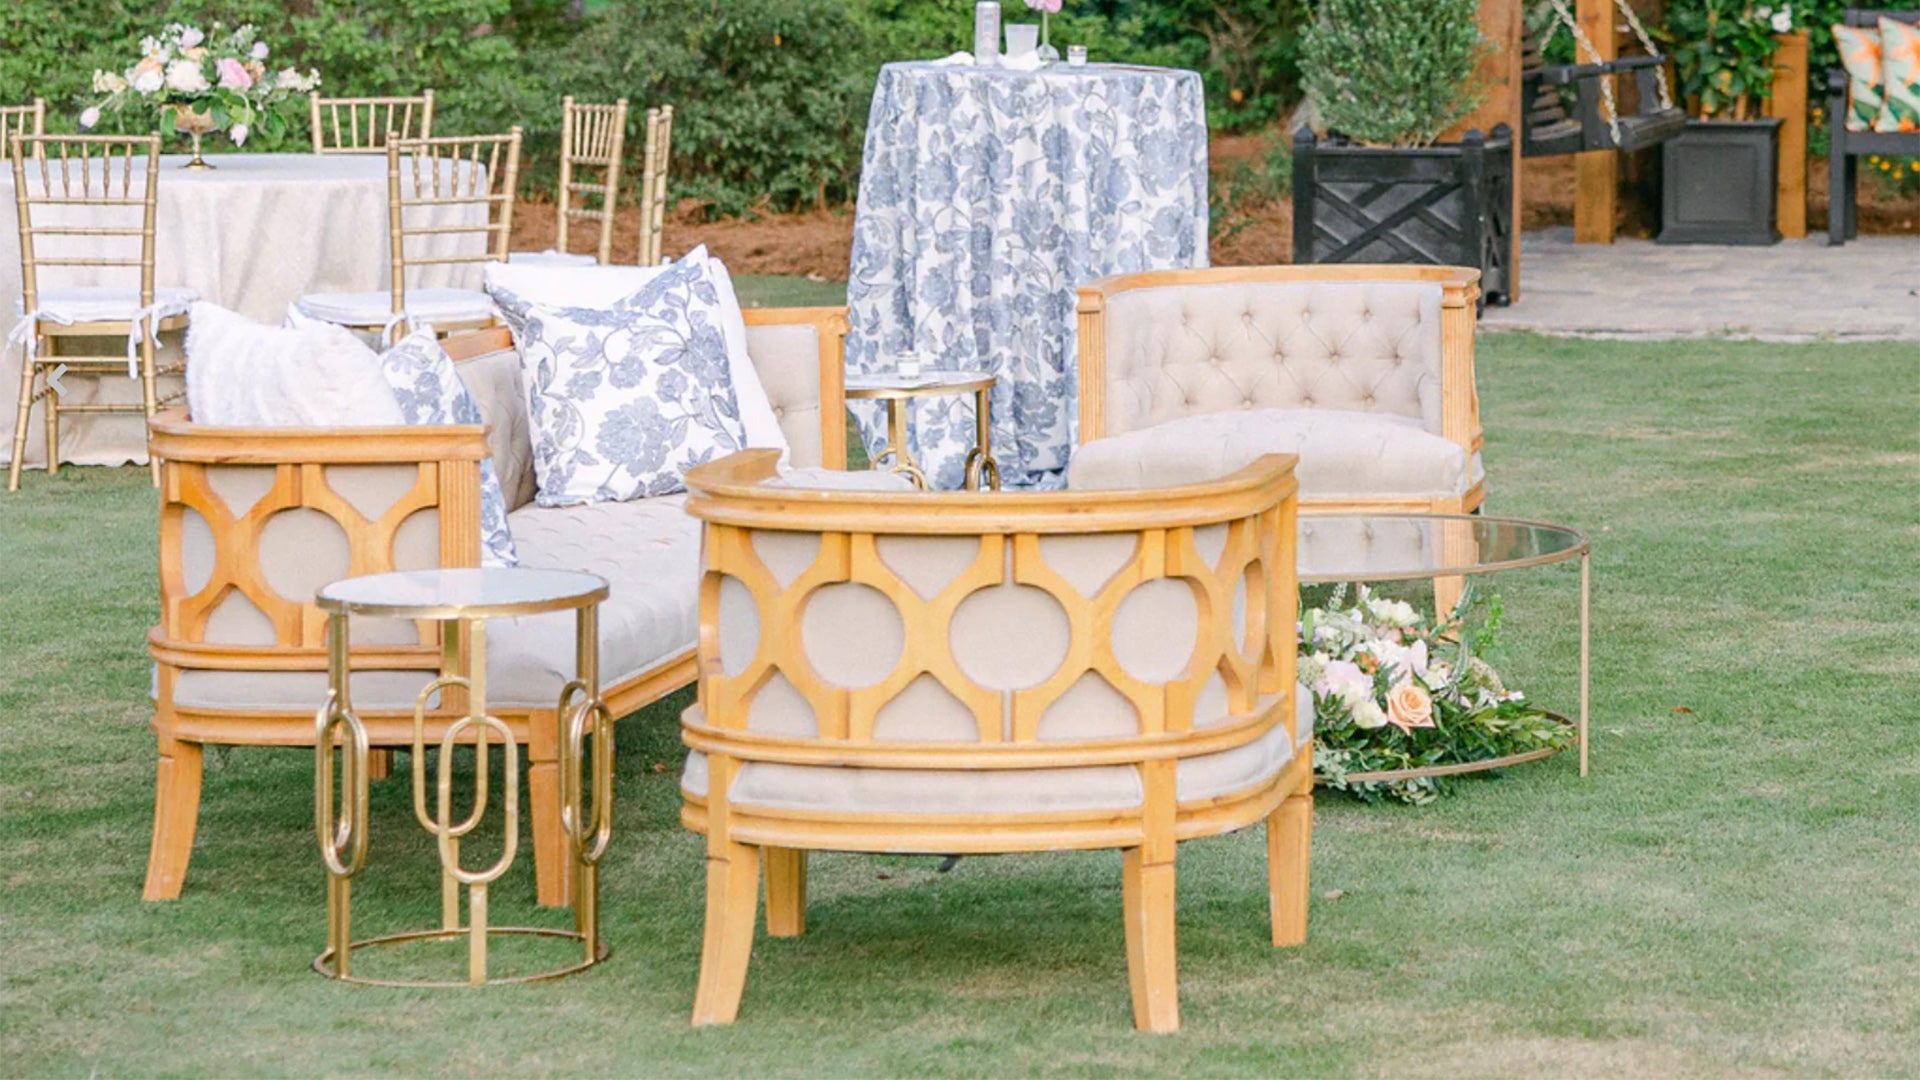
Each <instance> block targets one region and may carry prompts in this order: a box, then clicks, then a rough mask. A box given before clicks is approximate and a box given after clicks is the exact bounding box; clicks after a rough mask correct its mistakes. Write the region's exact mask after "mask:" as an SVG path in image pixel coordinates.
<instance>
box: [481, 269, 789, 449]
mask: <svg viewBox="0 0 1920 1080" xmlns="http://www.w3.org/2000/svg"><path fill="white" fill-rule="evenodd" d="M679 262H690V263H694V264H696V265H698V266H699V267H700V268H701V271H702V273H704V274H705V275H706V278H707V281H708V283H709V284H710V285H712V286H713V290H714V293H715V299H716V301H717V304H716V309H717V310H718V311H719V313H720V332H721V333H722V334H724V335H725V336H726V340H727V367H728V372H729V374H730V375H731V377H732V379H733V394H734V398H735V399H736V400H737V402H738V403H739V406H740V422H741V423H742V424H743V425H745V426H746V429H747V445H748V446H749V447H752V448H755V449H772V450H779V451H782V452H783V453H784V452H785V451H786V449H787V436H786V433H785V431H784V430H782V428H781V426H780V418H779V417H778V416H777V415H776V414H775V412H774V408H773V402H772V400H771V399H770V398H769V397H768V395H767V390H766V387H765V386H763V385H762V383H761V380H760V371H759V369H758V368H756V367H755V366H754V364H753V357H752V355H751V354H749V353H748V351H747V324H746V320H745V318H744V316H742V315H741V314H740V299H739V297H738V296H737V295H735V293H734V291H733V277H732V275H730V274H728V273H727V267H726V264H724V263H722V262H721V261H720V260H719V259H716V258H713V257H712V256H711V255H709V254H707V248H706V245H704V244H702V245H701V246H699V247H696V248H694V249H693V250H692V251H689V252H687V253H686V255H684V256H682V257H681V258H680V260H679ZM674 265H676V264H675V263H663V264H662V265H660V266H578V267H575V266H552V265H546V264H542V263H540V262H538V261H532V262H528V261H521V260H518V259H514V260H511V261H509V262H505V263H488V264H487V290H488V291H489V292H493V293H496V294H498V293H510V294H512V295H513V296H514V297H515V298H517V301H518V302H520V303H530V304H538V305H540V306H541V307H550V308H561V307H582V308H607V307H612V306H613V305H614V304H615V303H617V302H619V301H621V300H624V299H626V298H627V297H629V296H632V295H633V294H634V293H637V292H639V291H640V290H641V289H643V288H645V287H646V286H647V285H648V284H650V283H651V282H652V281H653V280H654V279H655V278H657V277H659V276H660V275H661V274H663V273H665V272H666V271H667V270H668V268H670V267H672V266H674ZM513 306H514V305H513V304H511V303H508V304H502V305H501V307H502V314H503V315H505V316H506V317H507V323H508V325H509V326H513V332H514V339H515V340H516V341H518V342H519V343H520V347H521V349H522V350H524V349H525V348H526V345H527V343H526V341H525V339H524V337H523V336H522V334H521V328H520V327H519V326H517V325H514V321H513V313H512V311H510V310H508V309H509V308H511V307H513Z"/></svg>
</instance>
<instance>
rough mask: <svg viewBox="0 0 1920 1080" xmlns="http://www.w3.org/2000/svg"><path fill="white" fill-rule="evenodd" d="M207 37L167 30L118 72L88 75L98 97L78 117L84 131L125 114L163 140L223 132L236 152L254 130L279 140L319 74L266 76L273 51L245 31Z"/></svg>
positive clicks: (288, 71) (217, 28)
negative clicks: (178, 134)
mask: <svg viewBox="0 0 1920 1080" xmlns="http://www.w3.org/2000/svg"><path fill="white" fill-rule="evenodd" d="M210 30H211V32H209V31H203V30H201V29H200V28H199V27H195V26H187V25H185V24H182V23H173V24H170V25H169V26H167V28H166V29H164V30H162V31H161V32H160V33H159V34H157V35H149V36H148V37H145V38H142V39H141V40H140V59H139V60H137V61H135V62H134V64H133V65H132V66H131V67H128V68H127V69H126V70H125V71H124V72H118V73H116V72H112V71H95V72H94V73H93V90H94V93H96V94H103V95H105V96H104V97H102V98H100V99H98V100H96V101H94V102H93V103H92V104H90V105H88V106H87V108H86V110H85V111H84V112H82V113H81V114H80V126H81V127H83V128H92V127H94V126H95V125H97V124H98V123H99V122H100V118H101V115H102V113H104V112H114V113H123V112H128V111H132V112H135V113H136V115H139V116H141V117H142V118H143V119H144V118H148V117H150V118H151V119H152V120H153V121H154V123H155V124H156V125H157V126H158V128H159V130H160V131H161V132H162V133H164V134H169V135H171V134H173V133H174V132H175V131H176V130H180V131H193V130H196V129H197V130H201V131H216V130H224V131H225V132H226V133H227V137H228V138H230V139H232V140H233V142H234V145H236V146H239V145H243V144H245V143H246V141H247V137H248V136H249V135H250V134H252V132H253V131H254V130H255V129H256V128H258V129H259V130H260V132H261V133H262V134H265V135H268V136H270V137H272V138H276V139H277V138H279V137H280V135H281V134H282V133H283V132H285V131H286V128H287V124H288V123H289V122H290V120H291V118H292V116H293V115H294V114H295V113H296V112H297V111H298V105H299V101H298V99H299V97H300V96H301V95H304V94H306V93H308V92H310V91H312V90H313V89H314V88H315V87H317V86H319V85H320V73H319V72H318V71H311V70H310V71H308V72H306V73H305V74H302V73H301V72H299V71H296V70H295V69H293V68H285V69H282V70H280V71H277V72H276V71H269V70H268V69H267V66H266V65H267V58H268V57H270V56H271V55H272V54H273V50H272V49H271V48H269V47H268V45H267V43H266V42H264V41H261V40H260V39H259V37H258V35H257V34H256V32H255V30H254V28H253V27H252V26H251V25H247V26H242V27H240V28H239V29H237V30H233V31H230V32H223V31H222V27H221V25H220V24H219V23H214V24H213V25H212V27H211V28H210Z"/></svg>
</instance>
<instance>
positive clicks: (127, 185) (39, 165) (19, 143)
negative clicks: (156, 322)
mask: <svg viewBox="0 0 1920 1080" xmlns="http://www.w3.org/2000/svg"><path fill="white" fill-rule="evenodd" d="M11 156H12V159H13V196H14V204H15V207H16V209H17V211H18V213H19V220H20V280H21V285H22V292H23V294H24V296H23V300H24V302H25V305H26V307H25V310H27V311H29V312H32V311H35V310H37V309H38V307H39V304H40V291H41V287H42V282H41V273H42V271H45V270H48V269H52V268H60V269H61V270H64V271H68V272H69V273H70V274H71V275H72V276H76V277H88V278H89V280H86V281H84V282H82V283H83V284H96V283H97V282H96V281H94V280H91V278H92V277H97V276H98V274H97V271H100V270H106V271H108V272H109V273H110V274H118V275H126V276H130V275H128V272H129V271H138V273H139V277H140V306H141V307H142V308H146V307H149V306H151V305H152V304H153V222H154V195H155V191H156V185H157V184H158V182H159V177H160V167H159V166H160V137H159V136H158V135H19V136H15V137H14V138H13V139H12V140H11ZM87 270H92V271H95V272H96V273H95V274H94V275H86V274H85V273H84V271H87ZM63 276H67V275H63Z"/></svg>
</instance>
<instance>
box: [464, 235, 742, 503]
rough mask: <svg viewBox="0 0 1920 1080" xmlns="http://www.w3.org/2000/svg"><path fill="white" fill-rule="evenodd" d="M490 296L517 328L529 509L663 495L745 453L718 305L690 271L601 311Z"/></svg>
mask: <svg viewBox="0 0 1920 1080" xmlns="http://www.w3.org/2000/svg"><path fill="white" fill-rule="evenodd" d="M492 292H493V294H494V300H495V302H496V303H498V304H499V305H500V309H501V311H502V312H503V313H505V314H507V316H508V320H509V321H510V322H512V323H513V324H514V325H515V326H516V327H517V328H518V329H517V330H516V335H517V336H518V338H519V340H520V343H521V350H522V352H521V355H522V362H523V363H524V364H525V370H524V374H525V376H526V392H527V421H528V426H529V427H530V428H531V429H532V432H533V469H534V475H535V477H536V479H537V480H538V483H539V488H540V492H539V495H538V496H537V497H536V498H537V501H538V502H539V503H540V505H541V506H571V505H575V504H578V503H589V502H615V501H621V500H626V499H636V498H647V497H650V496H655V495H669V494H672V493H674V492H676V491H682V490H685V487H686V485H685V483H684V481H683V479H682V478H683V477H684V476H685V474H686V471H687V470H688V469H690V468H692V467H694V466H695V465H699V464H702V463H703V462H707V461H712V460H714V459H715V458H719V457H724V456H725V455H727V454H730V453H733V452H734V451H736V450H739V449H742V448H743V447H744V446H745V444H746V431H745V429H744V427H743V426H742V425H741V423H740V407H739V402H738V400H737V398H736V395H735V390H734V384H733V380H732V379H731V377H730V375H729V372H728V365H727V344H726V337H725V335H724V334H723V333H722V332H721V329H720V323H721V320H722V318H723V313H722V311H721V310H720V306H721V305H720V297H719V294H718V291H717V290H716V289H715V288H714V286H713V283H712V281H711V280H709V279H708V277H707V275H706V274H705V272H704V270H703V268H702V267H701V266H700V265H699V264H698V263H695V262H691V261H682V262H679V263H676V264H674V265H673V266H672V267H671V268H669V269H668V270H667V271H666V272H665V273H663V274H660V275H659V276H657V277H656V278H654V280H653V282H652V283H651V284H649V285H647V286H646V287H645V288H643V289H641V290H640V291H639V292H637V293H635V294H634V295H632V296H630V297H628V298H626V299H624V300H619V301H616V302H614V303H612V304H610V305H607V306H604V307H593V308H585V307H547V306H543V305H539V304H533V303H529V302H527V301H524V300H522V299H521V298H520V297H518V296H516V295H514V294H513V293H512V292H510V291H508V290H506V289H504V288H502V287H499V286H498V285H495V286H493V287H492Z"/></svg>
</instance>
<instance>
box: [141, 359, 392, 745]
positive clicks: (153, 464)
mask: <svg viewBox="0 0 1920 1080" xmlns="http://www.w3.org/2000/svg"><path fill="white" fill-rule="evenodd" d="M158 351H159V343H158V342H156V341H155V340H154V339H153V338H152V337H151V336H148V337H146V340H145V341H143V342H142V343H141V345H140V404H141V405H142V406H143V407H144V408H145V410H146V414H147V415H146V418H147V420H148V421H151V420H152V419H153V414H154V413H156V412H159V411H160V386H159V375H158V374H157V371H158V370H159V365H160V358H159V356H158V355H156V354H157V353H158ZM148 430H149V431H151V430H152V429H151V428H149V429H148ZM147 468H148V470H150V471H151V472H152V473H153V486H154V487H155V488H158V487H159V486H160V459H159V458H158V457H156V456H155V455H154V453H153V440H152V437H151V436H149V437H148V440H147ZM374 775H375V778H376V779H377V778H378V777H379V776H380V775H381V774H378V773H376V774H374Z"/></svg>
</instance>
